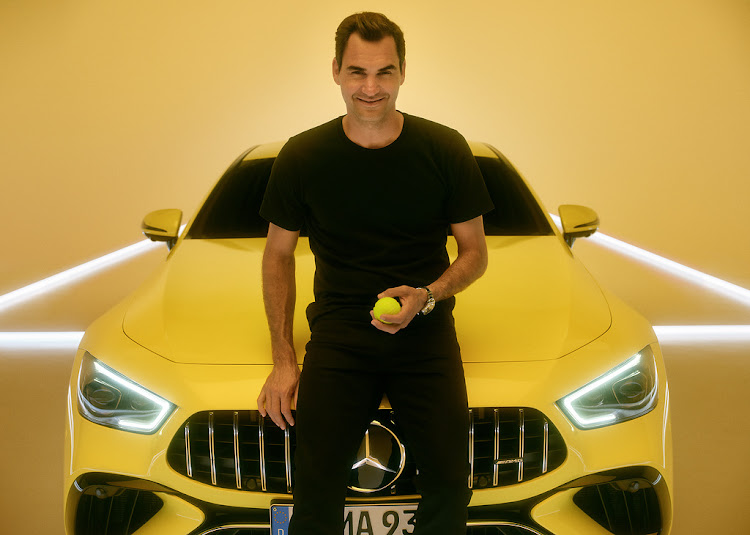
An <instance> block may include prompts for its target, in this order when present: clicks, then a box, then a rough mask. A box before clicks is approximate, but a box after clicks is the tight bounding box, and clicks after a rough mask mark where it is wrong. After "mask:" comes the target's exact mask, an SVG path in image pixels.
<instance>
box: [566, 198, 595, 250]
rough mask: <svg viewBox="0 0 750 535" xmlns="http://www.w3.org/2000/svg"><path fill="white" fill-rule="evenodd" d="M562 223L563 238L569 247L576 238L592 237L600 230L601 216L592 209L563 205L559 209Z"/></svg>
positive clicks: (575, 205)
mask: <svg viewBox="0 0 750 535" xmlns="http://www.w3.org/2000/svg"><path fill="white" fill-rule="evenodd" d="M557 212H558V213H559V214H560V221H562V228H563V237H564V238H565V243H567V244H568V246H569V247H573V242H575V241H576V238H585V237H587V236H591V235H592V234H593V233H594V232H596V231H597V229H598V228H599V216H598V215H596V212H594V211H593V210H592V209H591V208H587V207H586V206H579V205H577V204H562V205H560V207H559V208H558V209H557Z"/></svg>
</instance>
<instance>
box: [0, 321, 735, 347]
mask: <svg viewBox="0 0 750 535" xmlns="http://www.w3.org/2000/svg"><path fill="white" fill-rule="evenodd" d="M654 332H656V336H657V337H658V338H659V342H660V343H662V344H669V343H680V342H748V343H750V325H662V326H656V327H654ZM82 337H83V332H0V349H7V350H10V349H19V350H21V349H73V350H74V349H76V348H77V347H78V344H79V343H80V342H81V338H82Z"/></svg>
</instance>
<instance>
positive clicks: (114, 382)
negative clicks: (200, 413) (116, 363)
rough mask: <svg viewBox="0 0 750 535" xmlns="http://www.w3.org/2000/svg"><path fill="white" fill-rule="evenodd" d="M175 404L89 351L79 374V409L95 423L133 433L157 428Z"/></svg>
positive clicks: (145, 432)
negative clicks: (102, 361) (103, 362)
mask: <svg viewBox="0 0 750 535" xmlns="http://www.w3.org/2000/svg"><path fill="white" fill-rule="evenodd" d="M174 409H175V406H174V405H173V404H172V403H170V402H169V401H167V400H166V399H164V398H162V397H159V396H157V395H156V394H154V393H153V392H150V391H148V390H146V389H145V388H143V387H142V386H140V385H139V384H137V383H134V382H133V381H131V380H130V379H128V378H127V377H125V376H124V375H122V374H120V373H118V372H116V371H115V370H113V369H112V368H110V367H109V366H105V365H104V364H102V363H101V362H100V361H99V360H97V359H95V358H94V357H92V356H91V355H90V354H89V353H88V352H87V353H85V354H84V355H83V360H82V361H81V372H80V375H79V377H78V412H80V413H81V416H83V417H84V418H86V419H88V420H91V421H92V422H94V423H97V424H100V425H105V426H107V427H114V428H115V429H121V430H123V431H130V432H133V433H144V434H152V433H154V432H156V431H157V430H158V429H159V428H160V427H161V426H162V424H163V423H164V422H165V420H166V419H167V418H168V417H169V415H170V414H172V412H173V411H174Z"/></svg>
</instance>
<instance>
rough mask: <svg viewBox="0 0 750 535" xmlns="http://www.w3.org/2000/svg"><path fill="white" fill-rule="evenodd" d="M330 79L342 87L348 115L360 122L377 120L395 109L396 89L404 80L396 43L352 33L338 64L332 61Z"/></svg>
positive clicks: (389, 39) (390, 38)
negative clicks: (374, 39) (331, 76)
mask: <svg viewBox="0 0 750 535" xmlns="http://www.w3.org/2000/svg"><path fill="white" fill-rule="evenodd" d="M333 79H334V80H335V81H336V83H337V84H338V85H340V86H341V95H342V96H343V97H344V102H345V103H346V111H347V114H348V115H349V116H350V117H351V118H352V119H356V120H358V121H360V122H366V123H379V122H382V121H384V120H385V119H387V118H388V117H389V116H390V115H391V114H393V113H395V111H396V97H397V96H398V89H399V87H401V84H403V83H404V69H403V68H399V64H398V53H397V52H396V42H395V41H394V39H393V37H391V36H388V37H385V38H383V39H381V40H380V41H375V42H372V41H365V40H364V39H362V38H361V37H360V36H359V34H357V33H353V34H352V35H351V36H350V37H349V41H348V43H347V45H346V48H345V49H344V56H343V57H342V58H341V65H338V63H337V62H336V60H335V59H334V60H333Z"/></svg>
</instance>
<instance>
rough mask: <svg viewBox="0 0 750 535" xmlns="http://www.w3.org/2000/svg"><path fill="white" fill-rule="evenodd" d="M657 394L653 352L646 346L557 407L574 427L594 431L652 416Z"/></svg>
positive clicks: (558, 403)
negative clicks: (650, 413)
mask: <svg viewBox="0 0 750 535" xmlns="http://www.w3.org/2000/svg"><path fill="white" fill-rule="evenodd" d="M657 390H658V381H657V377H656V363H655V361H654V352H653V350H652V349H651V347H650V346H646V347H644V348H643V349H642V350H641V351H639V352H638V353H636V354H635V355H633V356H632V357H630V358H629V359H628V360H626V361H625V362H623V363H622V364H620V365H619V366H617V367H616V368H614V369H612V370H610V371H609V372H608V373H605V374H604V375H602V376H601V377H599V378H598V379H595V380H594V381H591V382H590V383H589V384H587V385H586V386H584V387H583V388H579V389H578V390H576V391H575V392H573V393H572V394H569V395H567V396H565V397H564V398H562V399H560V400H559V401H558V402H557V405H558V407H560V409H562V411H563V412H564V413H565V415H566V416H567V417H568V419H569V420H570V421H571V422H573V424H575V426H576V427H578V428H580V429H594V428H597V427H604V426H608V425H614V424H618V423H620V422H625V421H627V420H632V419H634V418H638V417H639V416H643V415H644V414H647V413H649V412H651V411H652V410H653V409H654V407H656V404H657V402H658V397H659V396H658V391H657Z"/></svg>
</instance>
